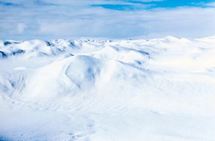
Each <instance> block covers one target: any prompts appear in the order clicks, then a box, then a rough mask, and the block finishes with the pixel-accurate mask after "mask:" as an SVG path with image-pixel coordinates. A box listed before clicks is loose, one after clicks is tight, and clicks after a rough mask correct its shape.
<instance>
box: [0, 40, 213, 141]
mask: <svg viewBox="0 0 215 141" xmlns="http://www.w3.org/2000/svg"><path fill="white" fill-rule="evenodd" d="M214 43H215V38H214V37H207V38H201V39H192V40H191V39H186V38H176V37H171V36H168V37H165V38H160V39H150V40H144V39H137V40H87V39H86V40H64V39H58V40H53V41H42V40H30V41H10V40H9V41H0V115H1V116H0V140H2V141H8V140H12V141H16V140H23V141H35V140H37V141H56V140H62V141H63V140H64V141H71V140H72V141H143V140H147V141H161V140H165V141H194V140H195V141H203V140H204V141H212V140H215V135H214V133H213V131H214V130H215V109H214V107H215V103H214V101H215V96H214V92H215V87H214V85H215V61H214V60H215V44H214Z"/></svg>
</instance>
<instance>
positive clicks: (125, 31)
mask: <svg viewBox="0 0 215 141" xmlns="http://www.w3.org/2000/svg"><path fill="white" fill-rule="evenodd" d="M22 1H23V0H22ZM44 2H46V3H54V4H59V5H58V6H56V5H54V6H29V7H28V6H26V7H25V8H22V7H14V8H5V7H0V11H1V12H0V17H2V18H1V19H0V31H1V33H3V34H1V36H2V37H1V38H5V39H6V38H7V39H8V38H15V39H17V38H21V39H23V38H24V39H28V38H38V37H40V38H65V37H66V38H74V37H75V38H78V37H107V38H130V37H135V36H143V37H155V36H167V35H175V36H186V37H200V36H210V35H214V34H215V26H214V25H215V8H213V7H210V8H189V7H185V8H176V9H159V10H158V9H157V10H148V11H144V10H140V11H114V10H107V9H103V8H99V7H97V8H96V7H90V6H89V4H92V1H89V0H80V1H69V0H63V1H61V0H53V1H51V0H45V1H44ZM102 2H105V1H101V0H95V1H93V3H102ZM109 2H111V1H109ZM17 23H19V24H17ZM20 23H21V24H20ZM14 27H17V30H14ZM26 27H27V28H26ZM17 35H19V36H17Z"/></svg>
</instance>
